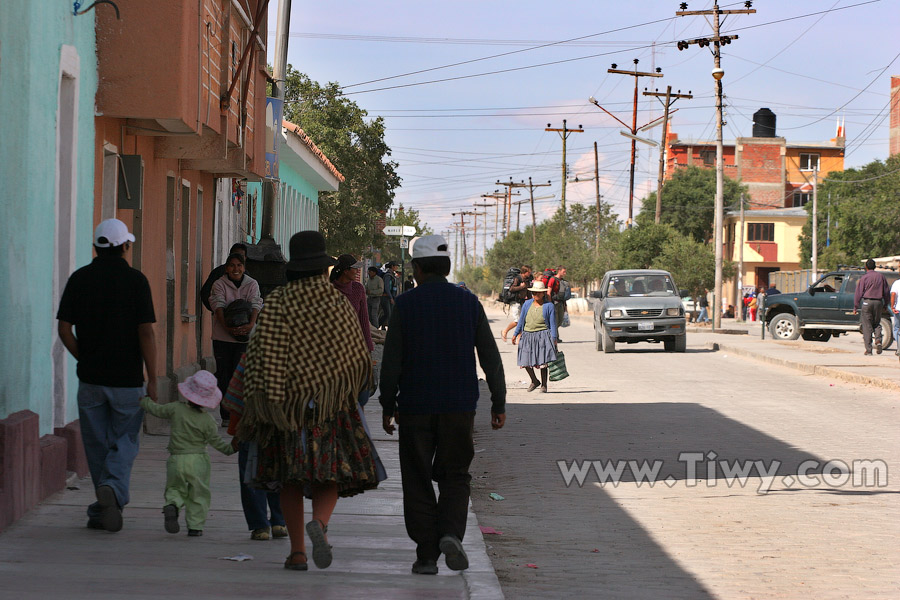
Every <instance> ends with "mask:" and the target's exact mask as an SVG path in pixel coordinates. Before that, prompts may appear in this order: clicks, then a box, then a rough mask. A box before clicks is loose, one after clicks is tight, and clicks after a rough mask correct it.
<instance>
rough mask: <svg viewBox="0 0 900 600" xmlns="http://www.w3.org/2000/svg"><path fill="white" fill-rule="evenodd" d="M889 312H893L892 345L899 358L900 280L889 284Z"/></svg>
mask: <svg viewBox="0 0 900 600" xmlns="http://www.w3.org/2000/svg"><path fill="white" fill-rule="evenodd" d="M891 310H892V311H894V343H895V344H896V345H897V356H900V279H897V280H896V281H894V283H893V284H891Z"/></svg>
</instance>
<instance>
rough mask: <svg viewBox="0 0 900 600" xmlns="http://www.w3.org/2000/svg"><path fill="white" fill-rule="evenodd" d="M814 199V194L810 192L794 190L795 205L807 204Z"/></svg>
mask: <svg viewBox="0 0 900 600" xmlns="http://www.w3.org/2000/svg"><path fill="white" fill-rule="evenodd" d="M811 201H812V194H810V193H809V192H794V204H793V206H795V207H797V206H806V204H807V203H808V202H811Z"/></svg>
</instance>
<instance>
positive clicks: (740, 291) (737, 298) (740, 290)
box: [734, 194, 744, 321]
mask: <svg viewBox="0 0 900 600" xmlns="http://www.w3.org/2000/svg"><path fill="white" fill-rule="evenodd" d="M743 296H744V195H743V194H741V245H740V250H739V252H738V276H737V292H736V293H735V295H734V306H735V309H734V313H735V315H734V316H737V312H738V311H737V306H738V302H741V301H742V299H743ZM743 316H744V311H743V310H741V319H740V320H741V321H743V320H744V319H743Z"/></svg>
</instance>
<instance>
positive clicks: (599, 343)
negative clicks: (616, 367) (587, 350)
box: [594, 323, 603, 352]
mask: <svg viewBox="0 0 900 600" xmlns="http://www.w3.org/2000/svg"><path fill="white" fill-rule="evenodd" d="M594 348H595V350H597V352H600V351H601V350H603V338H601V337H600V330H599V329H597V324H596V323H594Z"/></svg>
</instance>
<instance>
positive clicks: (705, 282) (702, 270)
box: [652, 232, 735, 298]
mask: <svg viewBox="0 0 900 600" xmlns="http://www.w3.org/2000/svg"><path fill="white" fill-rule="evenodd" d="M652 265H653V268H656V269H663V270H665V271H668V272H669V273H671V274H672V277H673V278H674V279H675V283H676V285H678V287H679V289H683V290H688V291H689V292H690V295H691V296H692V297H693V298H699V297H700V296H701V295H702V294H704V292H705V290H711V289H713V288H714V287H715V282H716V253H715V252H714V251H713V247H712V246H711V245H710V244H701V243H700V242H697V241H695V240H693V239H691V238H690V237H688V236H686V235H681V234H680V233H677V232H676V233H675V234H674V235H672V236H671V237H670V238H669V239H668V240H666V241H665V242H664V243H663V245H662V251H661V252H660V254H659V256H657V257H655V258H654V259H653V261H652ZM734 272H735V269H734V264H733V263H731V262H726V263H725V264H724V265H723V270H722V273H723V276H724V277H725V278H726V279H728V278H731V277H734Z"/></svg>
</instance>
